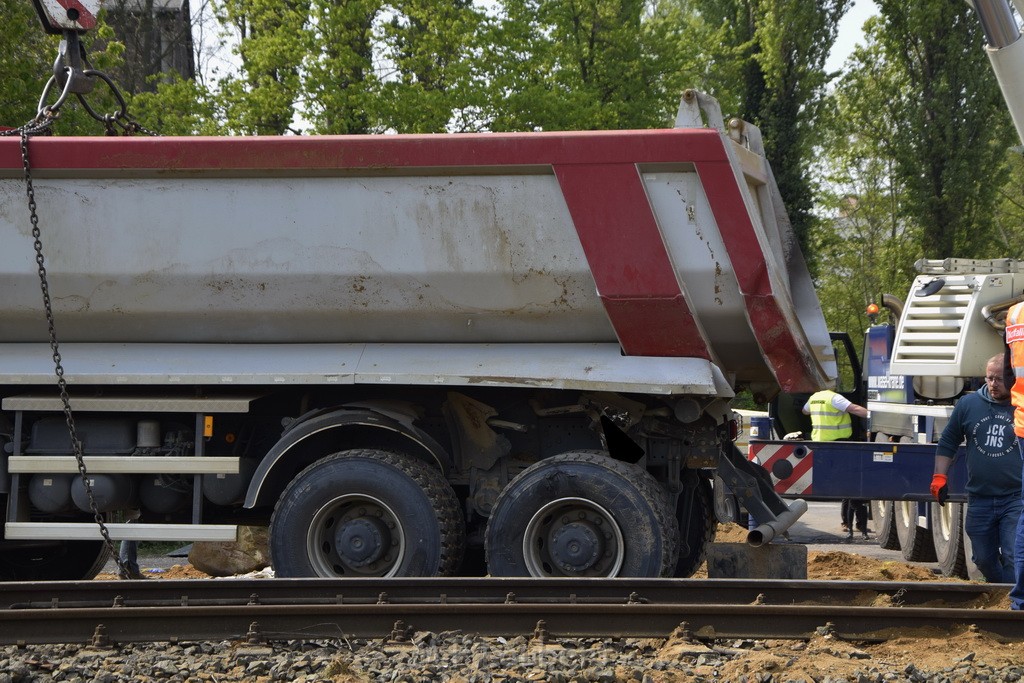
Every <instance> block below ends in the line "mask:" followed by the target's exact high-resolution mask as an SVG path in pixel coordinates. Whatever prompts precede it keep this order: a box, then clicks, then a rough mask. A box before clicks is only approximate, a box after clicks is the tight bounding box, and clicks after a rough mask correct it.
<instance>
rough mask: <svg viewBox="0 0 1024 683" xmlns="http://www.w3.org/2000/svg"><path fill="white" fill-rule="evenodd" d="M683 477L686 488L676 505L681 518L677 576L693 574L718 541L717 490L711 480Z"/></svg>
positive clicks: (678, 518) (677, 515) (677, 513)
mask: <svg viewBox="0 0 1024 683" xmlns="http://www.w3.org/2000/svg"><path fill="white" fill-rule="evenodd" d="M691 479H692V480H690V481H687V480H684V487H685V488H684V489H683V492H682V493H681V494H679V502H678V504H677V505H676V519H677V520H678V521H679V560H678V562H677V563H676V570H675V573H674V575H675V576H677V577H680V578H688V577H690V576H693V573H694V572H695V571H697V570H698V569H699V568H700V566H701V565H702V564H704V558H705V557H706V556H707V551H708V546H709V545H711V544H712V543H714V542H715V531H716V530H717V529H718V519H717V517H716V516H715V503H714V492H713V491H712V489H711V482H710V481H708V480H707V479H705V478H703V477H697V476H694V477H692V478H691Z"/></svg>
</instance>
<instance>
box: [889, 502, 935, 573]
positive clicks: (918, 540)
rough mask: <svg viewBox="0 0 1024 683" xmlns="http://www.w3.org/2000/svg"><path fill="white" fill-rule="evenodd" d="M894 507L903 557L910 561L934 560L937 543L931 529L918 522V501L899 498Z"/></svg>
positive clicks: (897, 533)
mask: <svg viewBox="0 0 1024 683" xmlns="http://www.w3.org/2000/svg"><path fill="white" fill-rule="evenodd" d="M893 507H894V511H895V513H896V535H897V537H898V538H899V541H900V551H901V552H902V553H903V559H905V560H907V561H908V562H934V561H935V543H934V542H933V541H932V533H931V531H929V530H928V529H926V528H924V527H923V526H921V525H920V524H918V523H917V519H918V515H917V503H915V502H913V501H907V500H897V501H895V502H894V503H893Z"/></svg>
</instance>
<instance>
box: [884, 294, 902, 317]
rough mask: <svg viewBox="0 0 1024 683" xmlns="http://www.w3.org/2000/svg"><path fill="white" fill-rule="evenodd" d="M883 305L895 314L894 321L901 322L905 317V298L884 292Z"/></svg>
mask: <svg viewBox="0 0 1024 683" xmlns="http://www.w3.org/2000/svg"><path fill="white" fill-rule="evenodd" d="M882 306H883V307H885V308H886V309H887V310H888V311H889V312H890V313H891V314H892V315H893V322H899V320H900V318H902V317H903V299H901V298H899V297H898V296H896V295H895V294H883V295H882Z"/></svg>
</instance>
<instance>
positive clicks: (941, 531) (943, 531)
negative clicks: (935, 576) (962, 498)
mask: <svg viewBox="0 0 1024 683" xmlns="http://www.w3.org/2000/svg"><path fill="white" fill-rule="evenodd" d="M928 507H929V508H931V510H930V513H929V514H930V515H931V522H932V524H931V526H932V542H933V543H934V544H935V557H936V559H938V561H939V568H940V569H941V570H942V575H943V576H954V577H957V578H960V579H966V578H967V560H966V558H965V557H964V539H963V537H964V511H963V508H964V506H963V505H962V504H961V503H946V504H945V505H929V506H928Z"/></svg>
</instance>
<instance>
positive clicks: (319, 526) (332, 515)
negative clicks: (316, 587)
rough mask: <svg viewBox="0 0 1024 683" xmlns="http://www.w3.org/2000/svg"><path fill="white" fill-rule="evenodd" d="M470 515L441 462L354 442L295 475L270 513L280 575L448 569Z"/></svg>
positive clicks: (437, 572)
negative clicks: (438, 466)
mask: <svg viewBox="0 0 1024 683" xmlns="http://www.w3.org/2000/svg"><path fill="white" fill-rule="evenodd" d="M464 548H465V528H464V521H463V517H462V514H461V511H460V509H459V504H458V500H457V499H456V497H455V492H454V491H453V490H452V488H451V486H450V485H449V483H448V482H447V480H446V479H445V478H444V475H442V474H441V472H439V471H438V470H437V469H435V468H433V467H431V466H429V465H427V464H426V463H424V462H422V461H420V460H417V459H415V458H413V457H411V456H409V455H405V454H401V453H392V452H389V451H380V450H351V451H343V452H341V453H336V454H334V455H331V456H328V457H326V458H323V459H321V460H319V461H317V462H315V463H313V464H312V465H310V466H309V467H307V468H306V469H305V470H303V471H302V472H301V473H299V475H298V476H297V477H296V478H295V479H294V480H292V482H291V483H290V484H289V485H288V487H287V488H286V489H285V491H284V493H283V494H281V498H280V500H279V501H278V504H277V507H276V508H275V510H274V514H273V516H272V517H271V521H270V555H271V561H272V563H273V565H274V570H275V571H276V572H277V574H278V576H284V577H303V576H320V577H325V578H330V577H389V576H446V575H450V574H453V573H454V572H455V571H456V570H457V569H458V567H459V565H460V564H461V562H462V554H463V551H464Z"/></svg>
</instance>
